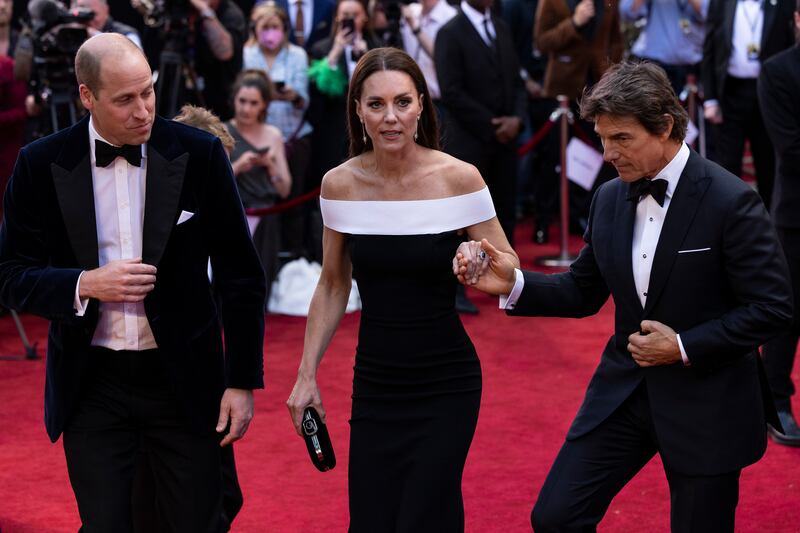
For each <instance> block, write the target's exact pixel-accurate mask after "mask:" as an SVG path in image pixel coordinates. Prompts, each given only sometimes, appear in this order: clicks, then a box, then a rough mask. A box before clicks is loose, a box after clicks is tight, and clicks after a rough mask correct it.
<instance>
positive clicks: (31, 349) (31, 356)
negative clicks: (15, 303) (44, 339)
mask: <svg viewBox="0 0 800 533" xmlns="http://www.w3.org/2000/svg"><path fill="white" fill-rule="evenodd" d="M9 311H10V313H11V318H12V319H13V320H14V325H15V326H17V333H19V338H20V340H21V341H22V346H23V348H25V355H0V360H3V361H22V360H28V361H33V360H36V359H40V357H39V355H38V354H37V353H36V346H37V344H38V343H34V344H31V343H30V341H29V340H28V335H26V334H25V328H24V327H23V326H22V321H21V320H20V319H19V315H18V314H17V313H16V312H15V311H14V310H13V309H11V310H9Z"/></svg>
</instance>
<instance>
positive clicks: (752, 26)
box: [741, 0, 764, 42]
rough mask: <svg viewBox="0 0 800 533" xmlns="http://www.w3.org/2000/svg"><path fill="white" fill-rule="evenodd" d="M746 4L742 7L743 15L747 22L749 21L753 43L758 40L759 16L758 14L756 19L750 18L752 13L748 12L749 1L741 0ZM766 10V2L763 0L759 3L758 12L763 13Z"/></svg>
mask: <svg viewBox="0 0 800 533" xmlns="http://www.w3.org/2000/svg"><path fill="white" fill-rule="evenodd" d="M741 1H742V2H744V4H743V5H742V14H743V15H744V18H745V20H747V25H748V26H749V27H750V37H752V39H753V41H754V42H755V40H756V26H758V14H756V16H755V19H754V20H753V19H751V18H750V13H749V11H748V10H747V7H746V4H747V2H748V0H741ZM763 9H764V2H763V0H759V2H758V10H759V11H763Z"/></svg>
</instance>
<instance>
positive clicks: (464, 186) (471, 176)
mask: <svg viewBox="0 0 800 533" xmlns="http://www.w3.org/2000/svg"><path fill="white" fill-rule="evenodd" d="M435 160H436V163H435V168H436V171H435V172H436V174H437V175H438V176H440V177H441V179H443V180H445V181H446V183H447V188H448V190H449V192H450V195H451V196H459V195H462V194H469V193H472V192H476V191H479V190H481V189H483V188H484V187H486V182H484V181H483V177H482V176H481V173H480V172H478V169H477V168H476V167H475V165H472V164H470V163H466V162H464V161H462V160H460V159H456V158H455V157H453V156H451V155H449V154H446V153H444V152H436V154H435Z"/></svg>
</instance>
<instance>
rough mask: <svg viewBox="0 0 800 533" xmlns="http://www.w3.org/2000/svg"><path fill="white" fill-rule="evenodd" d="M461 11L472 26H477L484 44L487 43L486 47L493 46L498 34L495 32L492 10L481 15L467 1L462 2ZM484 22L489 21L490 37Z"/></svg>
mask: <svg viewBox="0 0 800 533" xmlns="http://www.w3.org/2000/svg"><path fill="white" fill-rule="evenodd" d="M461 11H463V12H464V14H465V15H466V16H467V18H468V19H469V21H470V22H471V23H472V25H473V26H475V29H476V30H478V34H479V35H480V36H481V39H483V42H484V43H486V46H491V45H492V41H494V40H495V39H496V38H497V32H496V31H495V28H494V24H493V23H492V17H491V14H492V12H491V10H489V9H487V10H486V12H484V13H481V12H480V11H478V10H477V9H475V8H474V7H472V6H471V5H469V4H468V3H467V2H466V0H462V1H461ZM484 21H487V22H488V25H489V34H488V35H487V34H486V26H485V25H484Z"/></svg>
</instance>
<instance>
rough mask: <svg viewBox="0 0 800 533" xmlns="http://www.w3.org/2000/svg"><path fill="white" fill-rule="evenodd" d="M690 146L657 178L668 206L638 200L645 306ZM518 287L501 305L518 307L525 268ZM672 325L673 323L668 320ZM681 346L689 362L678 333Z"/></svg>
mask: <svg viewBox="0 0 800 533" xmlns="http://www.w3.org/2000/svg"><path fill="white" fill-rule="evenodd" d="M689 153H690V152H689V147H688V146H687V145H686V143H683V144H682V145H681V147H680V149H679V150H678V153H677V154H675V157H673V158H672V160H671V161H670V162H669V163H667V165H666V166H665V167H664V168H663V169H662V170H661V172H659V173H658V174H657V175H656V176H654V177H653V179H664V180H667V194H666V198H665V199H664V206H663V207H662V206H660V205H658V202H656V201H655V200H654V199H653V197H652V196H650V195H648V196H646V197H644V198H642V199H641V200H639V203H638V204H636V218H635V220H634V223H633V243H632V245H631V260H632V262H633V282H634V285H635V286H636V294H637V295H638V296H639V302H641V304H642V307H644V306H645V304H646V303H647V291H648V289H649V287H650V271H651V269H652V268H653V257H654V256H655V254H656V248H657V247H658V239H659V238H660V237H661V229H662V228H663V226H664V219H665V218H666V216H667V210H668V209H669V204H670V201H671V200H672V195H673V194H674V193H675V188H676V187H677V186H678V181H679V180H680V177H681V174H682V173H683V169H684V168H685V167H686V162H687V161H689ZM514 274H515V276H516V277H515V281H514V288H513V290H512V291H511V293H510V294H509V295H508V296H501V297H500V309H514V307H515V306H516V305H517V301H518V300H519V296H520V294H522V289H523V288H524V285H525V280H524V277H523V275H522V271H521V270H519V269H515V272H514ZM667 325H669V324H667ZM678 347H679V348H680V351H681V358H682V359H683V363H684V364H686V365H688V364H689V358H688V356H687V355H686V350H684V349H683V343H682V342H681V336H680V335H678Z"/></svg>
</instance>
